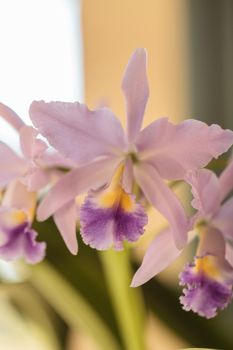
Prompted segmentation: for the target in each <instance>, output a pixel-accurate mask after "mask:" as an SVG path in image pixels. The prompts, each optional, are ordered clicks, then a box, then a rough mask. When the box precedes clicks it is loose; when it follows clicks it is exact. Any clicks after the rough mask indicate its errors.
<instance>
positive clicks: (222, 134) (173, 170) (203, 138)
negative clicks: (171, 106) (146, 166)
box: [137, 118, 233, 180]
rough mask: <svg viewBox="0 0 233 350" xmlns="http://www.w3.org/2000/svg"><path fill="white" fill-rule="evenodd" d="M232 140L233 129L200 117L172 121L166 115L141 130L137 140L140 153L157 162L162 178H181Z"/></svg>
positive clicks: (144, 157) (223, 150)
mask: <svg viewBox="0 0 233 350" xmlns="http://www.w3.org/2000/svg"><path fill="white" fill-rule="evenodd" d="M232 144H233V132H232V131H231V130H223V129H222V128H220V126H218V125H215V124H213V125H211V126H208V125H207V124H205V123H203V122H201V121H198V120H192V119H190V120H185V121H184V122H182V123H180V124H178V125H173V124H172V123H170V122H169V121H168V119H166V118H162V119H159V120H156V121H155V122H153V123H152V124H150V125H149V126H148V127H146V128H145V129H143V130H142V132H141V133H140V136H139V138H138V141H137V147H138V151H139V157H140V159H142V160H147V161H149V162H150V163H151V164H153V165H154V166H155V168H156V169H157V171H158V172H159V174H160V175H161V176H162V178H165V179H173V180H174V179H181V178H183V177H184V175H185V173H186V172H187V171H190V170H195V169H197V168H202V167H204V166H205V165H207V164H208V163H209V161H210V160H211V159H212V158H213V157H214V158H217V157H218V156H219V155H221V154H222V153H224V152H226V151H227V150H228V149H229V147H230V146H231V145H232Z"/></svg>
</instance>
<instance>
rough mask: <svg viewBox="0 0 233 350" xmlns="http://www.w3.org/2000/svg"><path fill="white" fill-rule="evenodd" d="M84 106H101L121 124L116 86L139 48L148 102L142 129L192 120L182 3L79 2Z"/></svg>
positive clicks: (169, 0)
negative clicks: (144, 53) (144, 55)
mask: <svg viewBox="0 0 233 350" xmlns="http://www.w3.org/2000/svg"><path fill="white" fill-rule="evenodd" d="M82 11H83V40H84V65H85V96H86V102H87V103H88V105H89V106H90V107H91V108H94V107H95V106H96V105H98V104H99V103H102V101H105V102H107V103H108V104H109V105H110V106H111V108H112V109H113V111H115V113H116V114H117V115H118V116H119V117H120V118H121V119H122V120H124V113H125V111H124V101H123V98H122V94H121V91H120V84H121V78H122V74H123V71H124V68H125V65H126V63H127V61H128V59H129V56H130V54H131V53H132V51H133V50H134V49H135V48H137V47H145V48H147V50H148V56H149V62H148V63H149V64H148V74H149V82H150V91H151V93H150V101H149V105H148V108H147V112H146V123H148V122H149V121H150V120H153V119H154V118H155V117H156V118H157V117H160V116H168V117H169V118H171V119H172V120H173V121H175V120H176V121H177V120H181V119H183V118H185V117H188V116H190V102H189V100H190V91H189V75H188V72H189V67H188V62H189V57H188V50H187V44H188V38H189V33H188V29H187V27H188V26H187V17H188V9H187V1H186V0H147V1H145V0H144V1H141V0H96V1H95V0H83V3H82Z"/></svg>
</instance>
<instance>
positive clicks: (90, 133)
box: [30, 101, 126, 165]
mask: <svg viewBox="0 0 233 350" xmlns="http://www.w3.org/2000/svg"><path fill="white" fill-rule="evenodd" d="M30 116H31V119H32V122H33V123H34V125H35V126H36V127H37V128H38V130H39V132H40V133H41V134H42V135H43V136H45V137H46V138H47V140H48V141H49V143H50V144H51V145H52V146H53V147H54V148H55V149H56V150H58V151H59V152H60V153H61V154H63V155H64V156H66V157H67V158H70V159H73V160H74V161H75V162H77V163H78V164H79V165H82V164H87V163H89V162H91V161H93V160H94V159H95V158H96V157H98V156H105V155H112V154H119V152H121V151H122V150H124V148H125V145H126V141H125V135H124V131H123V129H122V126H121V124H120V122H119V120H118V119H117V118H116V117H115V115H114V114H113V113H112V112H111V111H110V110H109V109H107V108H101V109H97V110H95V111H90V110H89V109H88V108H87V107H86V106H85V105H82V104H79V103H65V102H50V103H45V102H43V101H41V102H33V103H32V105H31V107H30Z"/></svg>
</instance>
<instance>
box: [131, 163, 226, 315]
mask: <svg viewBox="0 0 233 350" xmlns="http://www.w3.org/2000/svg"><path fill="white" fill-rule="evenodd" d="M186 180H187V182H188V183H189V184H190V185H191V186H192V194H193V196H194V199H193V201H192V205H193V207H194V208H195V209H197V213H196V214H195V215H194V216H193V218H192V220H193V225H195V227H196V228H195V230H196V231H197V233H198V236H199V243H198V248H197V252H196V256H195V258H194V262H193V263H190V264H187V265H186V266H185V268H184V270H183V272H181V274H180V284H181V285H184V286H185V288H184V295H183V296H181V297H180V301H181V303H182V305H183V308H184V309H185V310H187V311H189V310H192V311H194V312H196V313H198V314H199V315H200V316H204V317H206V318H212V317H214V316H216V314H217V311H218V309H223V308H225V307H226V306H227V305H228V304H229V303H230V301H231V299H232V286H233V246H232V243H233V197H231V198H230V199H227V200H226V201H225V202H223V200H224V199H225V198H226V197H227V195H229V193H230V192H231V191H232V189H233V162H231V163H230V165H229V166H228V167H227V168H226V169H225V170H224V171H223V173H222V174H221V176H220V177H219V178H217V176H216V175H215V174H214V173H213V172H212V171H210V170H207V169H202V170H198V171H194V172H190V173H188V174H187V175H186ZM221 203H222V204H221ZM171 238H172V237H171V232H170V231H169V230H165V231H163V232H161V233H160V234H159V235H158V236H156V238H155V239H154V241H153V242H152V244H151V245H150V247H149V248H148V250H147V252H146V254H145V256H144V259H143V262H142V265H141V267H140V268H139V269H138V271H137V272H136V274H135V276H134V278H133V281H132V286H133V287H136V286H139V285H141V284H143V283H145V282H147V281H148V280H149V279H150V278H152V277H153V276H155V275H156V274H157V273H159V272H160V271H162V270H163V269H164V268H165V267H167V266H168V265H169V264H170V263H171V262H172V261H173V260H175V259H176V258H177V257H178V256H179V255H180V253H181V250H178V249H177V248H176V247H175V245H174V243H173V240H172V239H171Z"/></svg>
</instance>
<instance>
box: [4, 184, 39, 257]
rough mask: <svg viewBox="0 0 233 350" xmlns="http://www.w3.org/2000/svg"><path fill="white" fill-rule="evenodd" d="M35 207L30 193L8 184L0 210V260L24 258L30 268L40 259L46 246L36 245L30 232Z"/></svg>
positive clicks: (33, 198) (19, 186)
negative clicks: (30, 265)
mask: <svg viewBox="0 0 233 350" xmlns="http://www.w3.org/2000/svg"><path fill="white" fill-rule="evenodd" d="M35 206H36V196H35V193H34V192H28V191H27V189H26V187H25V186H24V185H23V184H22V183H20V182H19V181H14V182H12V183H11V184H10V186H9V187H8V188H7V190H6V192H5V194H4V196H3V199H2V202H1V206H0V258H2V259H4V260H9V261H11V260H16V259H19V258H24V259H25V260H26V262H28V263H30V264H35V263H38V262H40V261H41V260H42V259H43V258H44V256H45V248H46V244H45V243H44V242H37V241H36V237H37V232H36V231H34V230H33V229H32V228H31V224H32V221H33V217H34V213H35Z"/></svg>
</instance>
